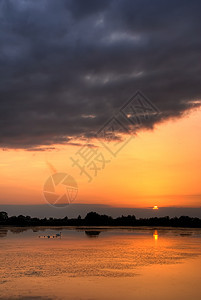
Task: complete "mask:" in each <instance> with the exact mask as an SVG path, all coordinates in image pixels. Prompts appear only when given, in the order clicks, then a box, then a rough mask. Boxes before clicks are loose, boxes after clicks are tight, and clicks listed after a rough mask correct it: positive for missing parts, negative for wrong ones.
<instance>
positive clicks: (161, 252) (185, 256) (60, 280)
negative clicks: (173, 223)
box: [0, 228, 201, 300]
mask: <svg viewBox="0 0 201 300" xmlns="http://www.w3.org/2000/svg"><path fill="white" fill-rule="evenodd" d="M59 232H62V237H61V239H60V238H59V237H58V238H53V236H54V235H55V234H56V233H59ZM47 235H49V236H50V238H44V237H41V238H39V236H47ZM200 254H201V230H200V229H161V228H157V230H156V229H154V228H153V229H146V228H132V229H112V228H107V229H106V228H102V229H100V228H96V229H94V230H92V229H86V228H85V229H75V228H71V229H65V228H45V229H44V228H0V299H3V300H6V299H15V300H16V299H23V300H25V299H35V300H39V299H46V300H47V299H70V300H73V299H74V300H78V299H84V300H85V299H87V300H99V299H101V300H110V299H115V300H123V299H125V300H127V299H128V300H129V299H137V300H138V299H139V300H142V299H143V300H144V299H149V300H152V299H154V300H161V299H163V300H166V299H168V300H170V299H171V300H174V299H175V300H179V299H183V300H189V299H193V300H200V299H201V256H200Z"/></svg>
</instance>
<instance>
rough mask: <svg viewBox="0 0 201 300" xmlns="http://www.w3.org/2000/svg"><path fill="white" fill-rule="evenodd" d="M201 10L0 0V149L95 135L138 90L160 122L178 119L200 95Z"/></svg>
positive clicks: (193, 5) (141, 0)
mask: <svg viewBox="0 0 201 300" xmlns="http://www.w3.org/2000/svg"><path fill="white" fill-rule="evenodd" d="M200 9H201V3H200V1H198V0H197V1H195V0H193V1H185V0H184V1H178V0H177V1H172V0H171V1H161V0H160V1H159V0H152V1H150V0H134V1H131V0H118V1H117V0H113V1H109V0H108V1H99V0H85V1H83V0H72V1H70V0H69V1H64V0H59V1H54V0H48V1H47V0H27V1H25V0H18V1H15V0H0V25H1V26H0V42H1V43H0V52H1V55H0V70H1V71H0V75H1V81H0V103H1V106H0V124H1V125H0V126H1V130H0V146H1V147H2V148H26V149H30V148H31V147H33V148H36V147H38V146H42V145H44V146H51V145H52V144H55V143H65V142H69V143H70V142H71V138H73V137H84V136H85V137H87V136H93V134H94V133H95V132H96V130H98V128H99V127H100V126H102V124H103V123H104V122H105V121H106V120H107V119H108V118H110V117H111V116H112V115H113V114H114V111H116V110H117V109H118V108H119V107H120V106H121V105H122V104H123V103H124V102H125V100H127V99H128V98H129V97H130V96H131V95H132V94H133V93H134V92H135V91H136V90H138V89H140V90H142V91H143V92H144V93H145V95H147V96H148V97H149V98H150V99H151V100H152V102H153V103H154V104H155V105H156V106H157V107H158V108H159V110H160V111H161V112H162V114H161V115H160V119H158V120H157V121H160V120H163V119H166V118H169V117H177V116H178V117H179V116H181V115H182V114H183V112H185V111H186V110H188V109H190V108H191V107H192V106H194V105H195V101H194V100H196V99H198V100H199V99H200V98H201V85H200V79H201V70H200V61H201V21H200ZM196 105H199V103H198V104H196ZM87 116H89V117H87ZM91 116H93V117H91ZM146 126H150V127H152V126H153V121H152V122H150V123H149V124H146Z"/></svg>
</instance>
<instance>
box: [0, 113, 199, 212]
mask: <svg viewBox="0 0 201 300" xmlns="http://www.w3.org/2000/svg"><path fill="white" fill-rule="evenodd" d="M200 120H201V111H195V112H192V113H191V114H189V115H187V116H185V117H183V118H181V119H177V120H169V121H167V122H164V123H163V124H160V125H157V127H156V128H155V129H154V130H153V131H146V132H141V133H139V135H138V136H137V137H136V138H133V139H132V140H131V141H130V142H129V143H128V144H127V145H126V146H125V147H124V148H123V149H122V150H121V151H120V152H119V153H118V155H117V157H116V158H112V157H109V159H111V162H110V163H108V164H107V165H106V167H105V168H104V169H103V170H101V171H100V172H98V174H97V176H96V177H94V178H93V181H92V182H91V183H88V179H87V178H86V177H85V176H84V175H80V170H79V169H78V168H76V167H72V162H71V161H70V159H69V158H70V157H71V156H73V155H74V154H75V153H76V152H77V151H78V149H79V147H76V146H67V145H66V146H64V145H60V146H58V147H57V149H56V150H55V151H41V152H38V151H37V152H29V151H24V150H8V151H0V158H1V161H0V167H1V168H0V172H1V173H0V178H1V181H0V187H1V195H0V204H46V202H45V200H44V198H43V191H42V189H43V185H44V182H45V181H46V179H47V178H48V176H50V175H51V170H50V167H49V166H48V162H49V163H50V164H51V165H52V166H53V167H54V169H55V170H56V171H58V172H66V173H68V174H70V175H72V176H73V177H74V178H75V179H76V181H77V183H78V189H79V192H78V197H77V199H76V202H77V203H95V204H106V205H112V206H121V207H122V206H123V207H128V206H129V207H142V208H145V207H152V205H153V203H157V206H158V207H163V206H194V207H195V206H201V196H200V195H201V185H200V178H201V156H200V153H201V139H200V132H201V122H200ZM100 150H102V149H100Z"/></svg>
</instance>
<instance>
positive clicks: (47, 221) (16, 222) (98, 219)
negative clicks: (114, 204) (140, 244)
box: [0, 211, 201, 228]
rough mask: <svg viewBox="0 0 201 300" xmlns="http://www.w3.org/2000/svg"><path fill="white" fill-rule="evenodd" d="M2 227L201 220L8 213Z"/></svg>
mask: <svg viewBox="0 0 201 300" xmlns="http://www.w3.org/2000/svg"><path fill="white" fill-rule="evenodd" d="M0 225H7V226H22V227H23V226H164V227H191V228H201V219H199V218H192V217H188V216H181V217H174V218H170V217H168V216H166V217H153V218H140V219H137V218H136V217H135V216H134V215H128V216H121V217H117V218H112V217H111V216H107V215H100V214H98V213H96V212H89V213H88V214H87V215H86V216H85V218H81V216H80V215H79V216H78V217H77V218H71V219H69V218H68V217H67V216H66V217H64V218H60V219H58V218H52V217H50V218H43V219H39V218H32V217H30V216H23V215H19V216H11V217H9V216H8V214H7V213H6V212H3V211H2V212H0Z"/></svg>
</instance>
